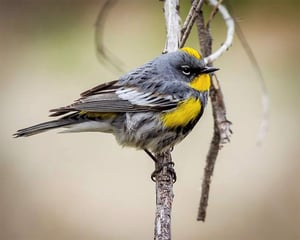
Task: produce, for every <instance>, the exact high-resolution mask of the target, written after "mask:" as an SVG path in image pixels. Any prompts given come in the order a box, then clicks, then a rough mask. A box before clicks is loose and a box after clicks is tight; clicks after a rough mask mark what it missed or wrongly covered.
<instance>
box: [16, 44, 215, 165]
mask: <svg viewBox="0 0 300 240" xmlns="http://www.w3.org/2000/svg"><path fill="white" fill-rule="evenodd" d="M217 70H218V68H214V67H209V66H207V65H206V64H205V61H204V59H203V58H202V56H201V54H200V53H199V52H198V51H197V50H195V49H194V48H191V47H184V48H181V49H178V50H177V51H174V52H169V53H165V54H161V55H159V56H158V57H156V58H154V59H153V60H151V61H149V62H147V63H145V64H143V65H142V66H140V67H138V68H136V69H134V70H132V71H130V72H128V73H126V74H124V75H123V76H121V77H120V78H119V79H117V80H113V81H110V82H105V83H102V84H100V85H98V86H96V87H94V88H92V89H89V90H87V91H85V92H83V93H81V95H80V97H79V98H78V99H77V100H75V101H74V102H73V103H72V104H69V105H66V106H64V107H59V108H55V109H52V110H50V113H51V114H50V117H55V120H51V121H47V122H44V123H40V124H37V125H34V126H31V127H27V128H24V129H20V130H18V131H17V132H16V133H15V134H14V137H17V138H18V137H28V136H31V135H35V134H38V133H42V132H45V131H48V130H51V129H56V128H63V129H64V130H63V131H62V132H63V133H70V132H103V133H110V134H113V135H114V136H115V138H116V141H117V142H118V143H119V144H120V145H121V146H126V147H134V148H136V149H141V150H144V151H145V152H146V153H147V154H148V155H149V156H150V157H151V158H152V159H154V160H155V157H154V155H155V154H159V153H163V152H165V151H167V150H168V149H170V148H173V147H174V146H175V145H176V144H178V143H179V142H181V141H182V140H183V139H184V138H185V137H186V136H187V135H188V134H189V133H190V132H191V130H192V129H193V128H194V126H195V125H196V123H197V122H198V121H199V119H200V118H201V116H202V114H203V111H204V109H205V106H206V105H207V101H208V92H209V88H210V85H211V76H210V75H211V73H213V72H215V71H217Z"/></svg>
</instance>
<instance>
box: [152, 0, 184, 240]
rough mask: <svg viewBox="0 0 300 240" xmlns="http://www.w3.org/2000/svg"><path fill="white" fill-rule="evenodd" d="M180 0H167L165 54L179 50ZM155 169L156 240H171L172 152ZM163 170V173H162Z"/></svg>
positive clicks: (162, 157) (158, 155) (164, 155)
mask: <svg viewBox="0 0 300 240" xmlns="http://www.w3.org/2000/svg"><path fill="white" fill-rule="evenodd" d="M178 10H179V0H165V2H164V14H165V19H166V28H167V41H166V45H165V49H164V51H163V52H172V51H176V50H177V49H178V44H179V38H180V17H179V14H178ZM155 158H156V160H157V162H156V163H155V169H156V170H158V171H157V174H156V175H155V179H156V212H155V227H154V239H155V240H170V239H171V211H172V203H173V198H174V194H173V181H174V179H173V177H174V173H175V170H174V169H173V170H174V171H173V172H172V171H170V168H173V165H172V156H171V150H169V151H167V152H165V153H161V154H156V155H155ZM160 170H161V171H160Z"/></svg>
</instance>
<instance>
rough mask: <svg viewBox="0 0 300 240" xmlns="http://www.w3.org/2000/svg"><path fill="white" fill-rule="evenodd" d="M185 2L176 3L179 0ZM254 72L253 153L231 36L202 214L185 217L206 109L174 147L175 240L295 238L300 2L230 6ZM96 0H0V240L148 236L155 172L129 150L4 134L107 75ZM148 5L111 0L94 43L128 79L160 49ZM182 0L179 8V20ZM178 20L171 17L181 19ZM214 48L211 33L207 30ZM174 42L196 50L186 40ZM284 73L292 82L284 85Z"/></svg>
mask: <svg viewBox="0 0 300 240" xmlns="http://www.w3.org/2000/svg"><path fill="white" fill-rule="evenodd" d="M187 2H189V1H187ZM231 3H232V6H233V7H234V10H235V15H236V17H237V19H238V20H239V23H240V25H241V27H242V29H243V31H244V34H245V36H246V38H247V40H248V41H249V43H250V45H251V46H252V49H253V51H254V54H255V56H256V57H257V60H258V62H259V65H260V67H261V68H262V70H263V73H264V76H265V78H266V84H267V87H268V91H269V95H270V99H271V108H270V116H269V117H270V121H269V129H268V133H267V135H266V137H265V138H264V140H263V143H262V145H261V146H258V145H257V135H258V132H259V126H260V121H261V114H262V110H261V108H262V107H261V88H260V84H259V80H258V78H257V75H256V73H255V70H254V69H253V67H252V66H251V63H250V61H249V58H248V57H247V55H246V54H245V51H244V50H243V48H242V47H241V44H240V42H239V40H238V39H237V38H235V41H234V43H233V46H232V48H230V50H229V51H228V52H227V53H226V54H225V55H223V56H222V57H221V58H220V59H219V60H218V61H216V62H215V66H217V67H219V68H220V69H221V70H220V71H219V72H218V77H219V79H220V81H221V84H222V87H223V92H224V96H225V100H226V105H227V111H228V118H229V119H230V120H231V121H232V122H233V125H232V129H233V131H234V135H233V136H232V141H231V142H230V143H229V144H227V145H226V146H225V147H224V148H223V149H222V150H221V152H220V155H219V157H218V161H217V164H216V168H215V173H214V177H213V183H212V188H211V192H210V200H209V207H208V215H207V220H206V222H205V223H202V222H197V221H196V215H197V209H198V203H199V198H200V190H201V180H202V175H203V167H204V163H205V157H206V154H207V150H208V147H209V144H210V140H211V136H212V128H213V124H212V116H211V106H210V105H209V106H208V108H207V111H206V113H205V114H204V116H203V118H202V120H201V121H200V123H199V124H198V125H197V127H196V128H195V129H194V131H193V132H192V133H191V134H190V135H189V136H188V137H187V138H186V139H185V140H184V141H183V142H182V143H181V144H179V145H178V146H177V147H176V148H175V150H174V151H173V160H174V161H175V163H176V171H177V176H178V180H177V182H176V184H175V187H174V193H175V199H174V206H173V216H172V221H173V223H172V231H173V233H172V235H173V238H174V239H210V240H214V239H230V240H235V239H243V240H247V239H257V240H260V239H262V240H267V239H272V240H275V239H289V240H293V239H300V228H299V225H300V188H299V180H300V163H299V160H300V159H299V155H300V148H299V146H298V144H299V140H300V139H299V137H300V131H299V121H300V113H299V106H300V105H299V103H300V101H299V100H300V99H299V94H298V91H299V86H300V84H299V74H298V70H299V66H298V65H299V60H298V59H299V53H300V51H299V42H300V33H299V29H300V26H299V21H300V20H299V16H298V15H299V10H300V8H299V5H300V4H299V1H284V2H282V1H272V3H271V2H270V1H267V0H264V1H237V0H236V1H232V2H231ZM102 4H103V2H101V1H66V0H64V1H50V0H49V1H46V0H43V1H33V0H31V1H29V0H28V1H25V0H24V1H21V0H19V1H18V0H14V1H3V0H2V1H0V89H1V95H0V104H1V112H2V114H1V128H0V143H1V144H0V239H1V240H20V239H22V240H41V239H43V240H47V239H49V240H50V239H56V240H66V239H72V240H77V239H78V240H81V239H85V240H93V239H151V238H153V228H154V224H153V223H154V211H155V184H154V183H153V182H152V181H151V180H150V174H151V173H152V171H153V169H154V166H153V163H152V160H150V159H149V158H148V157H147V156H146V155H145V154H144V153H143V152H142V151H136V150H134V149H129V148H126V149H122V148H121V147H120V146H118V145H117V144H116V142H115V140H114V138H113V137H112V136H110V135H105V134H98V133H81V134H61V135H59V134H57V133H56V132H55V131H52V132H48V133H46V134H41V135H37V136H34V137H30V138H25V139H14V138H12V134H13V133H14V132H15V131H16V130H17V129H20V128H24V127H27V126H30V125H33V124H35V123H39V122H42V121H45V120H47V119H48V118H47V116H48V110H49V109H51V108H55V107H59V106H63V105H66V104H69V103H71V102H72V101H73V100H75V99H76V98H78V96H79V93H80V92H82V91H84V90H86V89H88V88H91V87H93V86H95V85H97V84H99V83H102V82H105V81H110V80H114V79H116V78H118V76H119V75H120V73H117V72H116V71H114V69H113V68H112V67H111V66H108V65H106V64H104V63H101V62H99V61H98V59H97V57H96V50H95V44H94V35H95V28H94V24H95V21H96V17H97V14H98V12H99V10H100V8H101V6H102ZM162 6H163V5H162V2H159V1H137V0H136V1H119V2H118V3H117V4H116V5H115V6H114V7H113V8H112V10H111V12H109V15H108V17H107V21H106V24H105V26H104V29H103V34H104V38H103V41H104V43H105V44H106V47H107V48H109V49H110V51H111V52H113V53H114V54H115V55H116V56H117V57H118V58H119V59H121V60H122V68H123V69H125V70H126V71H127V70H130V69H132V68H135V67H137V66H139V65H141V64H142V63H144V62H146V61H148V60H150V59H152V58H153V57H155V56H157V55H158V54H160V53H161V51H162V50H163V47H164V43H165V26H164V17H163V12H162ZM188 7H189V6H188V4H187V3H186V5H182V6H181V14H182V16H183V17H184V16H186V13H187V11H188ZM183 19H184V18H183ZM212 34H213V37H214V40H215V41H214V48H215V49H216V48H217V47H218V46H219V45H220V44H221V43H222V41H223V40H224V37H225V30H224V24H223V22H222V21H221V20H220V17H217V18H216V19H215V21H214V23H213V24H212ZM187 45H189V46H192V47H195V48H198V43H197V39H196V34H195V32H193V34H192V35H191V37H190V39H189V41H188V43H187ZM296 76H297V77H296Z"/></svg>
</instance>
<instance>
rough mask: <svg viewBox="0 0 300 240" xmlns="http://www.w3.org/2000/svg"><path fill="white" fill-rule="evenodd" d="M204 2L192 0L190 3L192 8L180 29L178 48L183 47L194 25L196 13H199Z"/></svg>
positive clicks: (202, 0)
mask: <svg viewBox="0 0 300 240" xmlns="http://www.w3.org/2000/svg"><path fill="white" fill-rule="evenodd" d="M203 2H204V0H194V1H193V3H192V6H191V8H190V11H189V13H188V15H187V17H186V19H185V22H184V24H183V26H182V28H181V34H182V35H181V38H180V43H179V47H180V48H181V47H183V46H184V44H185V42H186V40H187V38H188V36H189V35H190V32H191V30H192V27H193V25H194V23H195V20H196V12H199V11H200V9H201V8H202V5H203Z"/></svg>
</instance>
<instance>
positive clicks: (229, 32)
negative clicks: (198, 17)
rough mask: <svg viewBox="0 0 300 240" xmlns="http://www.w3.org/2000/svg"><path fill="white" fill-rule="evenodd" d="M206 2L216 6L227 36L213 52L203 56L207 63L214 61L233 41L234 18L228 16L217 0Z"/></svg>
mask: <svg viewBox="0 0 300 240" xmlns="http://www.w3.org/2000/svg"><path fill="white" fill-rule="evenodd" d="M208 2H209V4H210V5H212V6H214V7H215V6H218V10H219V12H220V14H221V15H222V17H223V19H224V21H225V23H226V26H227V36H226V40H225V42H224V43H223V45H222V46H221V47H220V48H219V49H218V50H217V51H215V52H214V53H213V54H211V55H209V56H208V57H206V58H204V61H205V62H206V63H208V64H209V63H212V62H214V61H215V60H216V59H218V58H219V57H220V56H221V55H222V54H223V53H224V52H226V51H227V50H228V48H229V47H230V46H231V44H232V41H233V35H234V20H233V19H232V17H231V16H230V14H229V12H228V11H227V9H226V7H224V6H223V5H222V4H219V2H218V1H216V0H208Z"/></svg>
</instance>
